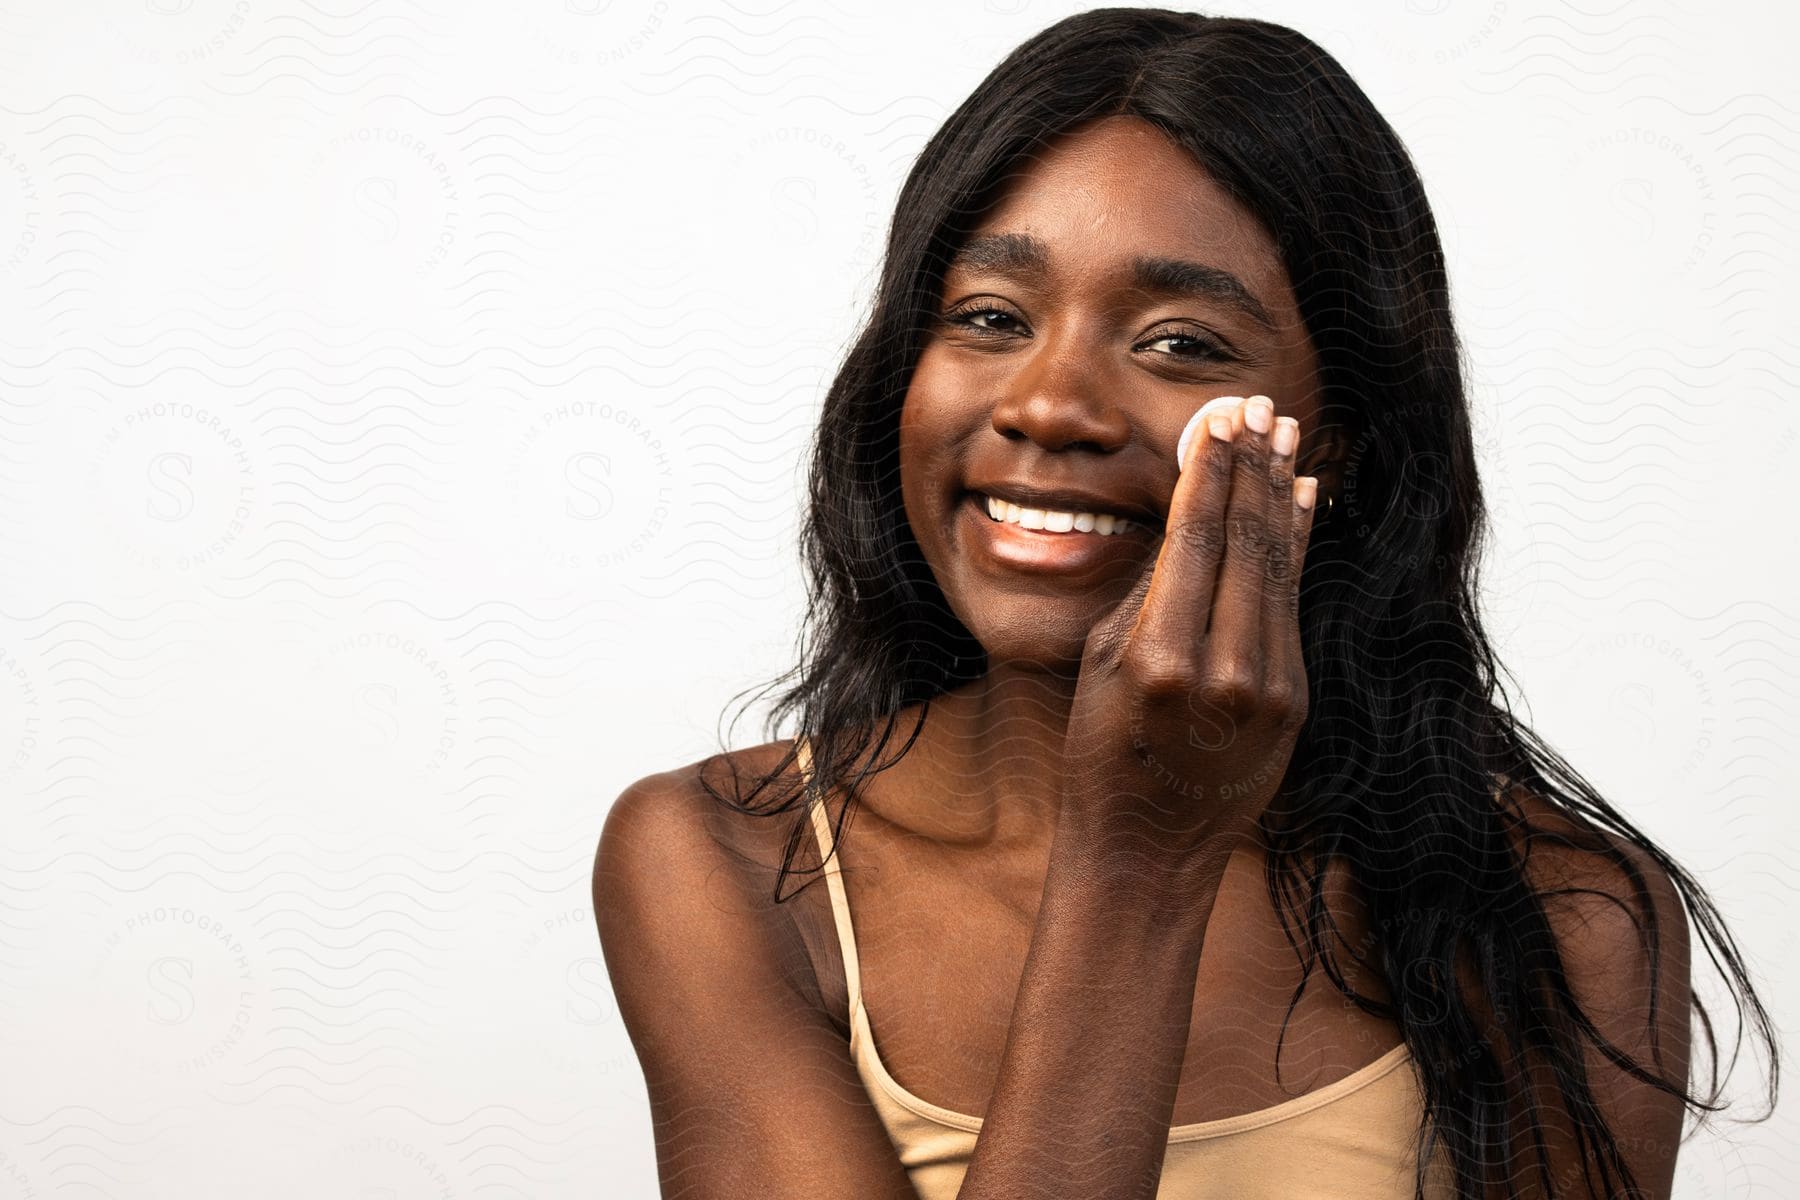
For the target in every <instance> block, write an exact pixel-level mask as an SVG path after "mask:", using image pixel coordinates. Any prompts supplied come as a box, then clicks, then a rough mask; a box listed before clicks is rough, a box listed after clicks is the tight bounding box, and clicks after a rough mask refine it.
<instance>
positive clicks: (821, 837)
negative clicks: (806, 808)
mask: <svg viewBox="0 0 1800 1200" xmlns="http://www.w3.org/2000/svg"><path fill="white" fill-rule="evenodd" d="M795 755H796V756H797V757H798V759H799V761H800V773H801V777H802V778H803V779H804V780H805V781H806V785H807V791H808V792H810V791H811V790H812V747H811V746H810V745H809V744H808V743H807V740H806V739H805V738H804V737H803V738H801V739H800V741H799V744H798V746H797V747H796V748H795ZM810 808H811V812H812V823H813V835H814V836H815V837H816V838H817V839H818V843H819V858H820V861H821V862H823V863H824V864H825V886H826V888H827V889H829V891H830V892H831V919H832V923H833V924H834V925H836V926H837V938H838V950H839V952H840V953H841V954H842V955H843V959H844V984H845V986H846V987H847V988H848V989H849V993H850V1021H851V1024H852V1025H854V1024H855V1022H856V1010H857V1008H858V1007H859V1006H860V1005H861V1004H862V971H861V969H860V968H859V967H858V966H857V962H856V928H855V926H853V925H852V924H851V923H850V901H849V898H848V897H847V896H846V895H845V892H844V878H843V875H842V873H841V872H840V871H839V870H838V867H839V863H840V860H839V858H838V856H837V855H835V854H833V853H832V852H831V850H832V845H833V841H832V836H831V818H830V816H829V815H827V813H826V811H825V797H824V796H822V795H821V796H819V797H817V798H816V799H814V800H813V801H812V803H811V806H810Z"/></svg>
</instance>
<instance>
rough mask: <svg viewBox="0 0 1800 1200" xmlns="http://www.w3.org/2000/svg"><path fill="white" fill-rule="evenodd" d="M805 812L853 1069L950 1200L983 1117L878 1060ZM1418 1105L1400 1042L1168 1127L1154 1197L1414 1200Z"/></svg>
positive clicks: (940, 1194)
mask: <svg viewBox="0 0 1800 1200" xmlns="http://www.w3.org/2000/svg"><path fill="white" fill-rule="evenodd" d="M797 754H798V757H799V761H800V769H801V771H802V772H803V773H804V774H805V775H806V776H807V778H808V779H810V776H811V770H812V758H811V753H810V749H809V747H808V746H807V745H806V743H805V741H804V740H802V742H801V743H800V745H799V747H798V750H797ZM812 822H813V831H814V833H815V835H816V836H817V838H818V843H819V853H820V855H821V856H822V857H823V858H824V859H825V880H826V886H827V887H828V888H829V889H830V893H831V912H832V919H833V920H834V922H835V923H836V926H837V937H838V946H839V948H840V950H841V952H842V954H843V959H844V976H845V982H846V984H847V985H848V987H849V993H850V1054H851V1057H852V1058H853V1059H854V1060H855V1063H856V1072H857V1074H858V1075H859V1076H860V1077H861V1078H862V1083H863V1088H864V1089H865V1090H866V1091H867V1092H868V1094H869V1099H870V1101H871V1102H872V1103H873V1104H874V1106H875V1112H876V1114H877V1115H878V1116H879V1117H880V1118H881V1123H882V1125H883V1126H885V1127H886V1129H887V1133H888V1137H889V1139H890V1140H892V1141H893V1143H894V1148H895V1150H896V1151H898V1153H899V1156H900V1161H901V1163H902V1164H903V1165H904V1166H905V1167H906V1170H907V1173H908V1175H910V1176H911V1177H912V1183H913V1188H914V1189H915V1190H916V1191H917V1192H918V1193H919V1196H920V1200H955V1197H956V1192H957V1189H958V1188H960V1187H961V1186H962V1179H963V1172H964V1171H965V1170H967V1168H968V1165H969V1158H970V1156H971V1155H972V1154H974V1152H975V1139H976V1136H977V1135H978V1134H979V1133H980V1131H981V1124H982V1122H981V1118H979V1117H972V1116H969V1115H968V1114H966V1113H959V1112H952V1111H951V1110H949V1109H947V1108H940V1107H938V1106H937V1105H935V1104H932V1103H930V1102H928V1101H925V1100H921V1099H920V1098H919V1097H917V1096H915V1095H913V1094H912V1093H911V1092H909V1091H907V1090H906V1089H905V1088H903V1087H901V1086H900V1084H899V1083H898V1082H896V1081H895V1079H894V1077H893V1076H892V1075H890V1074H888V1071H887V1068H886V1067H885V1066H884V1065H883V1064H882V1061H881V1056H880V1054H878V1053H877V1052H876V1048H875V1033H874V1030H873V1029H872V1028H871V1026H870V1023H869V1014H868V1011H867V1010H866V1009H865V1008H864V1006H863V995H862V980H861V978H860V974H859V971H858V968H857V961H856V935H855V931H854V928H853V927H852V925H851V923H850V906H849V904H848V902H847V900H846V898H845V891H844V881H843V877H842V875H841V874H840V873H839V870H838V860H837V858H836V857H835V856H833V855H832V854H831V844H832V838H831V823H830V820H829V819H828V817H827V815H826V812H825V807H824V805H823V804H814V805H813V806H812ZM1421 1107H1422V1102H1421V1094H1420V1092H1419V1085H1418V1080H1417V1078H1416V1076H1415V1074H1414V1068H1413V1063H1412V1057H1411V1054H1410V1052H1409V1050H1408V1048H1407V1046H1406V1044H1405V1043H1401V1044H1400V1045H1398V1046H1395V1047H1394V1048H1393V1049H1392V1050H1389V1051H1388V1052H1387V1053H1386V1054H1383V1055H1382V1056H1381V1057H1380V1058H1378V1059H1376V1060H1375V1061H1374V1062H1372V1063H1370V1064H1369V1065H1368V1066H1366V1067H1363V1068H1362V1069H1361V1070H1358V1071H1355V1072H1353V1073H1352V1074H1350V1075H1347V1076H1345V1077H1344V1078H1343V1079H1340V1080H1338V1081H1337V1082H1336V1083H1331V1084H1327V1085H1326V1086H1325V1087H1322V1088H1319V1089H1317V1090H1316V1091H1312V1092H1308V1093H1307V1094H1305V1095H1303V1096H1297V1097H1295V1098H1294V1099H1292V1100H1287V1101H1284V1102H1283V1103H1281V1104H1277V1105H1275V1106H1274V1107H1273V1108H1265V1109H1261V1110H1259V1111H1257V1112H1250V1113H1243V1114H1241V1115H1239V1116H1235V1117H1224V1118H1221V1119H1219V1120H1216V1121H1201V1122H1198V1123H1196V1124H1193V1125H1174V1126H1171V1127H1170V1129H1169V1147H1168V1150H1167V1152H1166V1153H1165V1156H1164V1159H1163V1169H1162V1182H1161V1185H1160V1186H1159V1188H1158V1189H1157V1193H1156V1197H1157V1200H1228V1198H1229V1200H1250V1198H1257V1197H1268V1198H1270V1200H1275V1198H1277V1197H1278V1198H1279V1200H1412V1198H1413V1188H1412V1179H1413V1164H1414V1160H1415V1154H1416V1147H1415V1144H1414V1140H1413V1139H1414V1131H1415V1129H1416V1127H1417V1124H1418V1121H1419V1116H1420V1112H1421ZM1452 1178H1453V1177H1452V1175H1451V1173H1450V1170H1449V1164H1448V1162H1447V1159H1446V1156H1445V1155H1444V1153H1443V1152H1442V1148H1441V1147H1440V1150H1439V1154H1438V1156H1437V1157H1436V1158H1435V1159H1434V1161H1433V1164H1432V1174H1431V1175H1430V1176H1428V1180H1429V1183H1428V1185H1427V1187H1426V1189H1425V1196H1426V1198H1427V1200H1447V1198H1448V1197H1451V1196H1454V1194H1455V1189H1454V1187H1453V1186H1452Z"/></svg>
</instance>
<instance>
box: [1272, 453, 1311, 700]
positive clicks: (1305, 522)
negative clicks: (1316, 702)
mask: <svg viewBox="0 0 1800 1200" xmlns="http://www.w3.org/2000/svg"><path fill="white" fill-rule="evenodd" d="M1275 425H1276V430H1277V433H1278V434H1280V435H1284V436H1275V437H1271V438H1270V439H1269V510H1268V511H1269V526H1270V534H1271V536H1272V537H1273V538H1274V541H1272V542H1271V543H1270V546H1269V561H1268V565H1267V566H1266V567H1265V569H1264V572H1263V574H1264V578H1265V579H1266V581H1267V584H1268V586H1267V588H1266V589H1265V590H1264V592H1263V626H1262V640H1263V646H1264V647H1265V653H1266V655H1267V658H1268V667H1267V671H1268V678H1270V679H1292V680H1296V681H1298V680H1303V679H1304V678H1305V676H1306V670H1305V666H1304V664H1303V662H1302V655H1301V652H1300V573H1301V567H1302V565H1303V564H1304V563H1305V561H1306V542H1307V535H1308V533H1309V531H1310V521H1311V515H1312V514H1311V513H1310V512H1308V511H1306V510H1304V509H1302V508H1301V507H1300V505H1299V504H1298V503H1297V498H1296V496H1295V487H1294V484H1295V480H1294V455H1295V451H1296V448H1297V447H1298V446H1299V444H1300V423H1299V422H1298V421H1296V420H1294V419H1293V418H1292V417H1277V418H1275ZM1306 478H1307V479H1308V481H1309V483H1316V482H1317V481H1316V480H1313V479H1312V477H1311V476H1307V477H1306ZM1282 514H1286V517H1285V520H1284V519H1283V516H1282Z"/></svg>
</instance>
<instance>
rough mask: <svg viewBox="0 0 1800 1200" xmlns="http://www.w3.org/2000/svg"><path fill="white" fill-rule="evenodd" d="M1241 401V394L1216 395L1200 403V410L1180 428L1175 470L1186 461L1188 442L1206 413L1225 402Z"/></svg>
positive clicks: (1191, 439) (1238, 402)
mask: <svg viewBox="0 0 1800 1200" xmlns="http://www.w3.org/2000/svg"><path fill="white" fill-rule="evenodd" d="M1243 402H1244V397H1242V396H1216V397H1214V398H1213V399H1211V400H1208V401H1207V402H1206V403H1205V404H1202V405H1201V406H1200V411H1199V412H1197V413H1195V414H1194V415H1193V416H1191V417H1189V418H1188V423H1187V424H1186V425H1184V426H1182V429H1181V440H1180V441H1178V442H1176V443H1175V469H1176V470H1177V471H1179V470H1181V468H1182V465H1183V464H1184V463H1186V462H1187V450H1188V443H1189V442H1191V441H1193V440H1194V434H1195V433H1196V432H1198V431H1199V429H1200V422H1201V420H1202V419H1203V418H1204V417H1205V416H1206V414H1207V413H1209V412H1211V411H1212V410H1213V409H1215V408H1219V407H1222V406H1224V405H1227V404H1242V403H1243Z"/></svg>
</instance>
